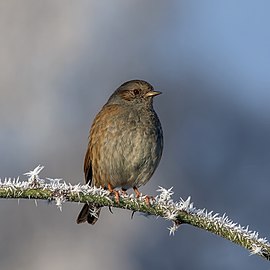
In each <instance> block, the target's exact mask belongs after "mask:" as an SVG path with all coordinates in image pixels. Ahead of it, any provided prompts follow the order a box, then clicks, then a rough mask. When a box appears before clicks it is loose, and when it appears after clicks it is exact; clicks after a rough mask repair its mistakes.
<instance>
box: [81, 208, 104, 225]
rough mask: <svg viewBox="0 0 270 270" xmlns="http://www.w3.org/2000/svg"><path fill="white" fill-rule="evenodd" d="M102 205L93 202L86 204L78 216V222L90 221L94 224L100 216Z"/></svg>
mask: <svg viewBox="0 0 270 270" xmlns="http://www.w3.org/2000/svg"><path fill="white" fill-rule="evenodd" d="M100 211H101V207H100V206H97V205H93V204H90V205H89V204H87V203H86V204H85V205H84V206H83V208H82V210H81V212H80V214H79V215H78V217H77V224H80V223H84V222H86V221H87V222H88V223H89V224H92V225H94V224H95V223H96V222H97V220H98V217H99V214H100Z"/></svg>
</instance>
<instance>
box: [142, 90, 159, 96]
mask: <svg viewBox="0 0 270 270" xmlns="http://www.w3.org/2000/svg"><path fill="white" fill-rule="evenodd" d="M160 94H162V92H160V91H154V90H153V91H150V92H148V93H146V94H145V95H144V96H145V97H154V96H157V95H160Z"/></svg>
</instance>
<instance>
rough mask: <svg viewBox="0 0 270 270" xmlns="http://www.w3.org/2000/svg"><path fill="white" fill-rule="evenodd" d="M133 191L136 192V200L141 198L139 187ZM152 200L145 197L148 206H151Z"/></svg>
mask: <svg viewBox="0 0 270 270" xmlns="http://www.w3.org/2000/svg"><path fill="white" fill-rule="evenodd" d="M133 190H134V192H135V195H136V198H137V199H138V198H140V196H141V193H140V191H139V190H138V188H137V187H133ZM150 199H151V197H150V196H148V195H145V197H144V201H145V203H146V204H147V205H148V206H150Z"/></svg>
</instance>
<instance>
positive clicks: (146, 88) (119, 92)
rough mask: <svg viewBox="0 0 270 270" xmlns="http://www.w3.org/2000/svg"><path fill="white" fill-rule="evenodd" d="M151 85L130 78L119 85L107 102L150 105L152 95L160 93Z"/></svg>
mask: <svg viewBox="0 0 270 270" xmlns="http://www.w3.org/2000/svg"><path fill="white" fill-rule="evenodd" d="M160 94H161V92H159V91H155V90H154V88H153V86H152V85H151V84H150V83H148V82H146V81H143V80H131V81H127V82H125V83H123V84H122V85H120V86H119V87H118V88H117V89H116V90H115V92H114V93H113V94H112V95H111V97H110V98H109V100H108V102H107V104H121V105H128V106H143V107H152V104H153V97H154V96H157V95H160Z"/></svg>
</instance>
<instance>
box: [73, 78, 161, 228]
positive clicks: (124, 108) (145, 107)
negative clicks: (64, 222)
mask: <svg viewBox="0 0 270 270" xmlns="http://www.w3.org/2000/svg"><path fill="white" fill-rule="evenodd" d="M159 94H161V92H158V91H154V88H153V86H151V85H150V84H149V83H147V82H145V81H142V80H132V81H128V82H125V83H124V84H122V85H121V86H120V87H119V88H118V89H117V90H116V91H115V92H114V93H113V94H112V95H111V97H110V98H109V100H108V101H107V103H106V104H105V105H104V106H103V108H102V110H101V111H100V112H99V113H98V114H97V116H96V118H95V120H94V122H93V124H92V127H91V129H90V135H89V144H88V148H87V152H86V155H85V160H84V173H85V181H86V183H89V182H90V183H91V185H92V186H93V185H94V186H96V187H103V188H105V189H108V190H109V191H111V192H115V194H116V195H117V194H118V193H117V192H116V191H115V190H114V188H117V187H120V188H122V190H123V191H126V190H127V189H129V188H133V189H134V191H135V193H136V196H137V197H138V196H140V193H139V191H138V187H140V186H141V185H144V184H145V183H146V182H148V180H149V179H150V177H151V176H152V175H153V173H154V171H155V169H156V168H157V166H158V164H159V161H160V158H161V154H162V149H163V135H162V128H161V124H160V121H159V119H158V116H157V114H156V112H155V111H154V109H153V97H154V96H156V95H159ZM118 199H119V195H118ZM100 209H101V208H100V206H98V205H94V204H90V205H88V204H85V205H84V207H83V208H82V210H81V212H80V214H79V216H78V218H77V223H82V222H86V221H87V222H88V223H89V224H95V223H96V221H97V219H98V216H99V213H100Z"/></svg>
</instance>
